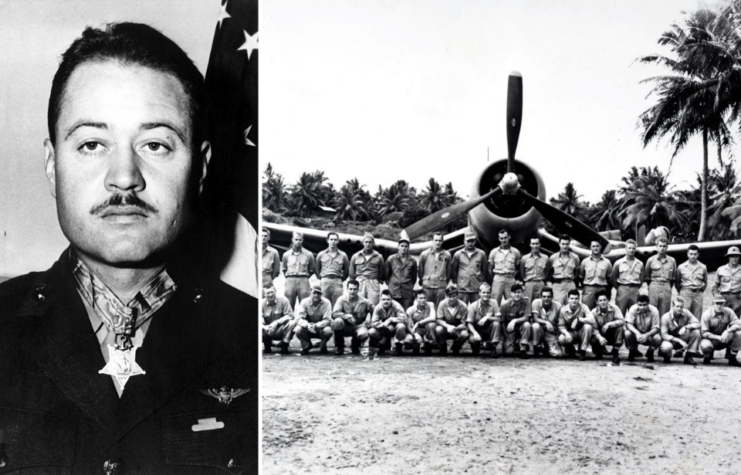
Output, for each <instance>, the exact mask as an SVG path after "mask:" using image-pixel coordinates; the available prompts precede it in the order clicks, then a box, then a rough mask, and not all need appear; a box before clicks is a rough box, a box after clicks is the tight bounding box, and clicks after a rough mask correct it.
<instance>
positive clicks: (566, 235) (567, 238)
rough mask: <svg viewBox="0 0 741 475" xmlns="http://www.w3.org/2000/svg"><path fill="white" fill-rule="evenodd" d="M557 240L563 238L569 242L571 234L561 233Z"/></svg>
mask: <svg viewBox="0 0 741 475" xmlns="http://www.w3.org/2000/svg"><path fill="white" fill-rule="evenodd" d="M558 240H559V241H561V240H563V241H569V242H571V236H569V235H568V234H561V235H560V236H559V237H558Z"/></svg>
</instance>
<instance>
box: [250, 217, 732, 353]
mask: <svg viewBox="0 0 741 475" xmlns="http://www.w3.org/2000/svg"><path fill="white" fill-rule="evenodd" d="M269 238H270V232H269V230H267V229H263V231H262V240H263V281H264V298H263V305H262V309H263V341H264V343H265V351H266V352H270V351H272V342H273V341H275V340H279V342H280V343H279V346H281V352H283V353H287V352H288V347H289V342H290V340H291V338H292V336H293V335H294V334H295V335H296V337H297V338H298V340H299V341H300V342H301V347H302V354H307V353H309V351H310V350H311V349H312V348H314V347H318V348H319V349H320V352H321V353H327V352H328V350H327V343H328V341H329V340H330V339H331V338H332V337H334V342H335V353H336V354H343V353H344V351H345V338H347V337H350V338H351V351H352V352H353V353H356V354H358V353H360V348H361V346H362V345H363V342H365V341H366V340H369V347H370V348H369V350H370V354H371V356H372V355H373V354H375V353H376V352H377V353H378V354H382V353H383V352H385V351H387V350H390V349H391V347H392V346H393V348H394V353H395V354H401V353H402V352H403V350H404V349H405V348H407V349H411V350H412V352H413V354H419V353H420V352H421V351H422V350H423V351H424V353H425V354H431V353H432V351H433V349H435V348H437V349H439V352H440V354H446V353H447V351H448V343H447V342H448V340H452V341H453V343H452V347H451V350H452V353H453V354H458V353H459V352H460V350H461V348H462V347H463V346H464V344H466V343H468V344H469V345H470V348H471V352H472V353H473V354H475V355H476V354H479V353H480V352H481V349H482V347H483V348H486V349H488V350H490V355H491V356H492V357H497V356H498V354H499V353H498V349H499V348H501V351H502V352H503V353H505V354H512V353H515V354H519V355H520V357H522V358H527V357H528V356H529V355H530V354H532V355H536V356H537V355H539V354H542V355H543V356H552V357H560V356H573V357H578V358H579V359H580V360H583V359H585V357H586V350H587V348H589V347H590V346H591V348H592V352H593V353H594V355H595V356H596V358H598V359H602V358H603V355H604V354H605V353H606V349H607V347H608V346H609V347H611V355H612V358H613V361H614V362H616V363H617V362H619V349H620V348H621V347H622V345H623V342H625V345H626V347H627V349H628V359H629V360H630V361H632V360H634V359H635V358H636V357H642V356H643V355H644V354H643V353H641V352H640V351H639V346H640V345H643V346H645V347H647V348H646V352H645V356H646V358H647V360H648V361H649V362H650V361H653V360H654V352H655V351H656V350H658V352H659V354H660V355H661V356H663V358H664V361H665V362H669V361H670V360H671V358H672V357H673V356H683V358H684V363H685V364H690V365H694V364H696V363H695V361H694V359H693V357H698V356H700V355H702V356H703V363H705V364H709V363H710V360H711V359H712V357H713V353H714V352H715V351H716V350H720V349H724V348H725V349H726V350H727V351H726V358H727V359H728V360H729V364H731V365H733V366H741V363H739V360H738V358H737V353H738V350H739V349H741V333H739V332H738V330H741V321H739V319H738V313H739V311H741V298H740V297H739V295H740V294H741V266H739V263H738V261H739V257H740V256H741V251H739V249H738V248H737V247H735V246H734V247H731V248H730V249H729V250H728V253H727V254H726V257H727V258H728V261H729V262H728V265H724V266H722V267H720V268H719V269H718V271H717V277H716V280H715V282H714V283H713V287H712V288H713V294H714V301H713V305H712V306H711V307H710V308H708V309H707V310H705V311H703V305H702V297H703V291H704V290H705V288H706V286H707V285H708V272H707V267H706V266H705V265H704V264H702V263H701V262H699V260H698V257H699V249H698V248H697V246H690V247H689V248H688V252H687V256H688V259H687V261H686V262H684V263H682V264H681V265H679V266H677V264H676V261H675V259H674V258H672V257H671V256H668V255H667V254H666V250H667V241H666V239H664V238H661V239H659V240H658V241H657V245H656V247H657V254H656V255H654V256H652V257H650V258H649V259H648V260H647V262H646V263H645V265H644V263H643V262H641V261H640V260H639V259H638V258H636V256H635V252H636V242H635V241H633V240H629V241H627V242H626V248H625V249H626V255H625V257H623V258H621V259H619V260H617V261H616V262H615V264H614V265H613V264H612V263H611V262H610V261H609V260H608V259H607V258H605V257H604V256H602V254H601V251H602V247H601V244H600V243H599V242H597V241H594V242H592V243H591V246H590V248H591V255H590V256H589V257H588V258H585V259H584V260H583V261H580V259H579V257H578V256H577V255H576V254H574V253H573V252H571V251H570V248H569V245H570V238H569V237H568V236H562V237H561V238H560V240H559V247H560V251H559V252H558V253H555V254H553V255H551V256H550V257H548V256H546V255H545V254H543V253H541V251H540V239H539V238H537V237H534V238H532V239H531V240H530V249H531V252H530V253H529V254H526V255H525V256H521V254H520V252H519V251H518V250H517V249H516V248H514V247H512V246H511V245H510V242H509V241H510V236H509V233H508V232H507V231H506V230H502V231H501V232H500V233H499V242H500V246H499V247H497V248H495V249H493V250H492V251H491V252H490V253H489V256H488V258H487V256H486V254H485V253H484V251H482V250H481V249H478V248H476V235H475V234H473V233H471V232H467V233H466V234H465V247H464V248H463V249H461V250H459V251H457V252H456V253H455V254H454V255H452V256H451V254H450V253H449V252H448V251H446V250H444V249H443V248H442V244H443V236H442V234H440V233H436V234H435V235H434V236H433V242H432V247H431V248H430V249H428V250H426V251H424V252H423V253H422V254H421V256H420V258H419V263H417V261H416V260H415V259H414V258H413V257H411V256H410V255H409V240H408V239H407V238H406V237H405V236H402V238H401V239H400V240H399V251H398V253H397V254H394V255H392V256H390V257H389V258H388V259H387V260H386V261H385V262H384V260H383V257H382V256H381V254H380V253H378V252H377V251H376V250H374V239H373V236H371V235H370V234H366V235H365V236H364V239H363V245H364V246H363V250H361V251H360V252H358V253H356V254H355V255H353V256H352V258H351V259H348V258H347V255H346V254H345V253H344V252H342V251H341V250H339V249H338V248H337V243H338V241H339V237H338V236H337V234H336V233H329V235H328V238H327V241H328V244H329V246H328V249H327V250H325V251H322V252H320V253H319V254H318V256H317V258H316V260H315V259H314V258H313V255H312V254H311V253H310V252H308V251H306V250H305V249H303V248H302V241H303V237H302V236H301V234H299V233H294V235H293V245H292V248H291V249H289V250H288V251H287V252H286V253H285V254H284V255H283V258H282V260H279V258H278V253H277V251H275V250H274V249H272V248H270V246H268V241H269ZM281 271H282V272H283V273H284V274H285V276H286V288H285V297H279V296H277V295H276V291H275V287H274V286H273V284H272V280H273V279H274V278H275V277H277V276H278V275H279V273H280V272H281ZM312 274H314V275H316V277H317V278H318V279H319V280H318V282H316V283H315V284H314V285H313V286H312V285H310V284H309V277H310V276H311V275H312ZM345 279H348V280H347V293H346V294H343V291H342V282H343V281H345ZM384 282H385V283H386V284H387V286H388V288H387V289H384V290H380V289H381V284H382V283H384ZM644 284H645V289H646V290H645V291H644V292H639V290H640V289H641V288H642V287H643V286H644ZM577 286H580V287H581V288H582V292H581V293H580V292H579V290H577ZM613 287H615V288H616V297H615V303H614V304H612V303H610V299H611V295H612V288H613ZM673 287H676V289H677V291H678V292H677V293H678V295H677V296H676V297H674V298H672V288H673ZM303 289H306V290H305V293H302V292H303ZM737 335H739V336H737ZM312 339H317V340H319V342H318V343H316V344H312ZM500 344H501V347H500Z"/></svg>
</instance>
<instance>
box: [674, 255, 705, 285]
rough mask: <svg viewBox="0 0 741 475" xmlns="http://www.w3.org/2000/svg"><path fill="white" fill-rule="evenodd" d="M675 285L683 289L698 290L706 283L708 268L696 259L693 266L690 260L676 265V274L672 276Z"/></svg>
mask: <svg viewBox="0 0 741 475" xmlns="http://www.w3.org/2000/svg"><path fill="white" fill-rule="evenodd" d="M674 280H675V281H676V282H677V286H678V287H681V288H683V289H694V290H700V289H703V288H705V286H707V285H708V268H707V266H706V265H705V264H703V263H702V262H700V261H698V262H697V264H695V266H694V267H692V265H691V264H690V261H685V262H683V263H681V264H679V266H677V274H676V276H675V278H674Z"/></svg>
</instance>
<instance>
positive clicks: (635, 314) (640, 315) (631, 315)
mask: <svg viewBox="0 0 741 475" xmlns="http://www.w3.org/2000/svg"><path fill="white" fill-rule="evenodd" d="M625 322H626V323H630V324H631V325H633V326H634V327H636V329H637V330H638V331H639V332H641V333H646V332H649V331H651V330H652V329H654V328H656V329H657V330H661V326H660V323H659V309H658V308H656V307H654V306H653V305H650V304H649V305H647V306H646V310H644V311H643V312H641V311H639V310H638V304H633V306H632V307H630V308H629V309H628V313H627V314H625Z"/></svg>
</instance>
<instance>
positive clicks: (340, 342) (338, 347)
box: [334, 331, 345, 355]
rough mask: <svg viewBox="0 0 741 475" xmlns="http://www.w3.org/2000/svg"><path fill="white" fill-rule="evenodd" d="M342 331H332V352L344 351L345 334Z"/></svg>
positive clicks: (339, 352) (341, 352)
mask: <svg viewBox="0 0 741 475" xmlns="http://www.w3.org/2000/svg"><path fill="white" fill-rule="evenodd" d="M343 333H344V331H336V332H334V354H335V355H342V354H344V353H345V336H344V335H343Z"/></svg>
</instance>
